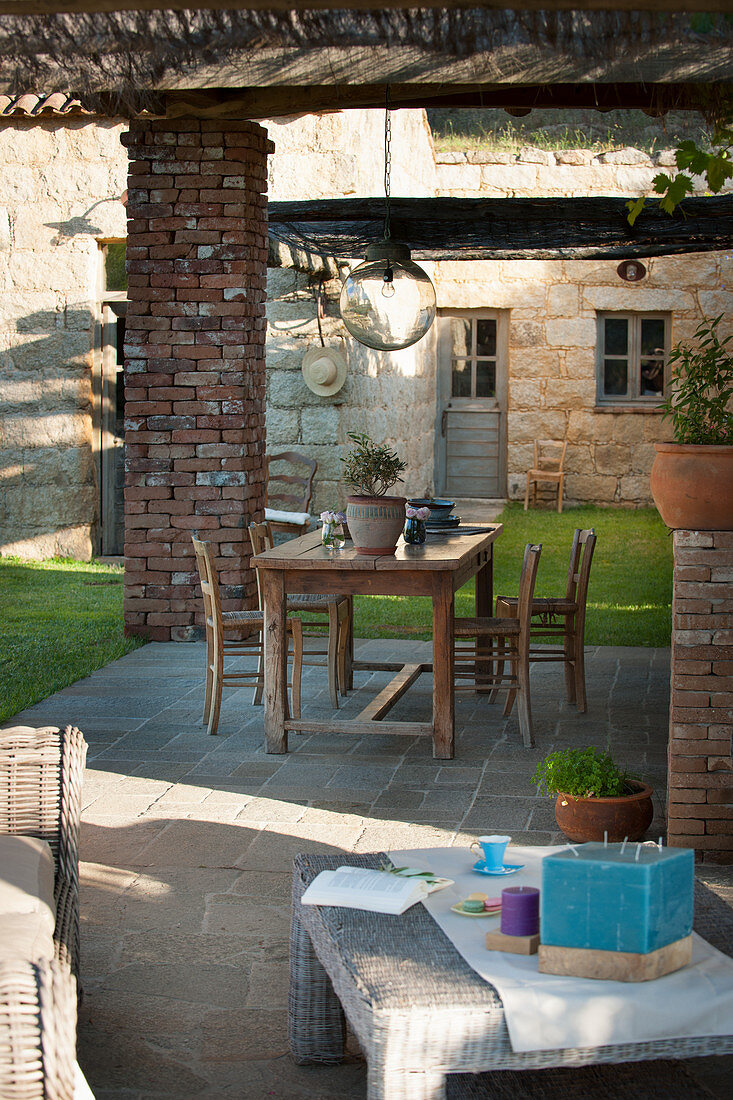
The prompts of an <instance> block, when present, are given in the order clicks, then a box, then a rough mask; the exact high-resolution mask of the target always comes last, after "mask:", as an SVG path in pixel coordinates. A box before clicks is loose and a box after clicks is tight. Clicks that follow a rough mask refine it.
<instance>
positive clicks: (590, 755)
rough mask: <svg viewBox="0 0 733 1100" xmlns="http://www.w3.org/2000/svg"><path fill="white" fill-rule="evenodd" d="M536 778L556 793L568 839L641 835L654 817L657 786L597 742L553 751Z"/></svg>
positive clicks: (557, 815) (559, 819)
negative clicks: (622, 764)
mask: <svg viewBox="0 0 733 1100" xmlns="http://www.w3.org/2000/svg"><path fill="white" fill-rule="evenodd" d="M533 781H534V782H535V783H537V784H538V786H539V790H540V793H541V794H548V795H553V794H554V795H557V798H556V800H555V820H556V821H557V824H558V826H559V827H560V829H562V831H563V833H564V834H565V836H566V837H567V838H568V840H577V841H586V840H603V839H604V834H607V835H608V839H609V841H619V840H623V839H624V838H625V837H628V839H629V840H640V839H641V838H642V837H643V835H644V833H645V832H646V830H647V829H648V828H649V826H650V825H651V822H652V818H653V816H654V807H653V805H652V788H651V787H649V786H648V785H647V784H646V783H642V782H641V780H639V779H638V778H637V777H636V776H632V775H629V773H628V772H627V771H625V770H622V769H621V768H619V767H618V765H617V764H616V763H615V762H614V760H613V758H612V756H611V754H610V753H608V752H600V751H599V750H598V749H597V748H594V747H593V746H591V747H589V748H586V749H563V750H562V751H560V752H551V753H550V754H549V756H546V757H545V758H544V760H540V762H539V764H538V765H537V770H536V771H535V774H534V777H533Z"/></svg>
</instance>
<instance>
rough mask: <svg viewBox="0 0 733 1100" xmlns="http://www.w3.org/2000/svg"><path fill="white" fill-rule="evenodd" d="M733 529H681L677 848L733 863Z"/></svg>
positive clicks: (677, 540) (673, 803) (672, 820)
mask: <svg viewBox="0 0 733 1100" xmlns="http://www.w3.org/2000/svg"><path fill="white" fill-rule="evenodd" d="M732 585H733V531H675V533H674V597H673V605H672V613H673V621H672V713H671V722H670V738H669V796H668V797H669V802H668V818H669V843H670V844H673V845H677V846H678V847H684V848H695V849H697V850H698V853H699V855H700V857H701V858H702V859H703V860H704V861H706V862H711V863H733V765H732V763H731V734H732V733H733V587H732Z"/></svg>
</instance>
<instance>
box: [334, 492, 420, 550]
mask: <svg viewBox="0 0 733 1100" xmlns="http://www.w3.org/2000/svg"><path fill="white" fill-rule="evenodd" d="M405 503H406V501H405V498H404V497H347V498H346V522H347V523H348V525H349V532H350V534H351V537H352V539H353V540H354V549H355V550H356V552H357V554H394V552H395V547H396V546H397V539H398V538H399V537H400V535H401V534H402V528H403V527H404V526H405Z"/></svg>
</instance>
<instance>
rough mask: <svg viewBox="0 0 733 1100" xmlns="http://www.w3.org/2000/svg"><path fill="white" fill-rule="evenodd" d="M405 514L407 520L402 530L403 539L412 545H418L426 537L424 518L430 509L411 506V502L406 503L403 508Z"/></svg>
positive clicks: (427, 517) (428, 515) (427, 516)
mask: <svg viewBox="0 0 733 1100" xmlns="http://www.w3.org/2000/svg"><path fill="white" fill-rule="evenodd" d="M405 515H406V516H407V522H406V523H405V530H404V532H403V537H404V540H405V542H407V543H411V544H412V545H413V546H420V545H421V544H422V543H423V542H425V539H426V538H427V534H428V532H427V528H426V526H425V520H426V519H429V517H430V509H429V508H413V506H412V505H411V504H408V505H407V507H406V508H405Z"/></svg>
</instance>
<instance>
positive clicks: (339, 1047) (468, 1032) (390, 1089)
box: [289, 853, 733, 1100]
mask: <svg viewBox="0 0 733 1100" xmlns="http://www.w3.org/2000/svg"><path fill="white" fill-rule="evenodd" d="M384 858H385V856H384V853H374V854H368V855H362V856H355V855H349V856H348V857H346V856H344V855H343V854H342V855H339V856H321V855H301V856H298V857H297V859H296V860H295V864H294V873H293V920H292V930H291V939H290V1002H289V1027H290V1049H291V1052H292V1054H293V1057H294V1058H295V1060H296V1062H298V1063H300V1064H306V1063H314V1062H316V1063H332V1064H333V1063H336V1062H339V1061H341V1059H342V1057H343V1052H344V1038H345V1026H346V1025H345V1016H346V1017H348V1020H349V1024H350V1025H351V1027H352V1028H353V1030H354V1032H355V1034H356V1036H357V1038H358V1040H359V1043H360V1044H361V1047H362V1050H363V1051H364V1053H365V1055H366V1058H367V1063H368V1093H367V1094H368V1097H369V1100H443V1098H444V1097H445V1095H446V1091H445V1082H446V1074H450V1073H479V1072H482V1071H485V1070H500V1069H501V1070H520V1069H544V1068H547V1067H550V1066H582V1065H588V1064H590V1063H600V1062H637V1061H642V1060H646V1059H659V1058H693V1057H696V1056H701V1055H708V1054H727V1053H730V1052H733V1036H723V1037H720V1036H711V1037H709V1038H702V1039H701V1038H687V1039H684V1038H683V1039H672V1040H666V1041H663V1042H662V1041H660V1042H643V1043H627V1044H624V1045H622V1046H604V1047H597V1048H583V1049H575V1050H572V1049H563V1050H549V1051H548V1050H541V1051H531V1052H528V1053H527V1052H525V1053H515V1052H514V1051H513V1050H512V1047H511V1044H510V1042H509V1033H508V1031H507V1027H506V1022H505V1020H504V1010H503V1007H502V1003H501V1000H500V998H499V995H498V993H497V992H496V991H495V990H494V988H493V987H492V986H491V985H489V984H488V983H487V982H485V981H483V979H482V978H480V977H479V976H478V974H476V973H475V971H473V970H472V969H471V968H470V967H469V965H468V963H466V962H465V961H464V959H463V958H462V957H461V955H459V954H458V952H457V951H456V949H455V948H454V946H453V944H452V943H451V942H450V940H449V939H448V938H447V937H446V936H445V935H444V934H443V932H442V931H441V929H440V928H439V927H438V925H437V924H436V923H435V922H434V921H433V919H432V917H431V916H430V915H429V914H428V912H427V911H426V910H425V908H424V907H423V906H422V905H415V906H413V907H412V909H409V910H408V911H407V912H406V913H404V914H403V915H402V916H401V917H397V918H396V917H389V916H383V915H382V914H379V913H367V912H363V911H361V910H356V909H342V908H335V907H319V906H311V905H308V906H303V905H301V903H300V899H301V896H302V894H303V891H304V889H305V888H306V886H308V885H309V883H310V882H311V881H312V880H313V879H314V878H315V876H316V875H317V874H318V873H319V872H320V871H324V870H332V869H334V868H335V867H339V866H341V864H343V863H344V862H348V863H349V864H352V865H354V866H360V867H374V868H378V867H379V865H380V862H381V861H382V860H383V859H384ZM695 929H696V931H697V932H699V933H700V935H701V936H703V937H704V938H705V939H706V940H708V941H709V942H710V943H712V944H713V945H714V946H715V947H717V948H718V949H719V950H721V951H725V952H726V953H727V954H733V949H732V948H731V944H733V912H731V910H730V909H729V907H728V906H727V905H726V904H725V903H724V902H722V901H721V900H720V899H719V898H718V897H716V896H715V894H713V893H712V892H711V891H709V890H708V889H707V888H706V887H704V886H702V885H701V884H699V883H697V884H696V895H695Z"/></svg>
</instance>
